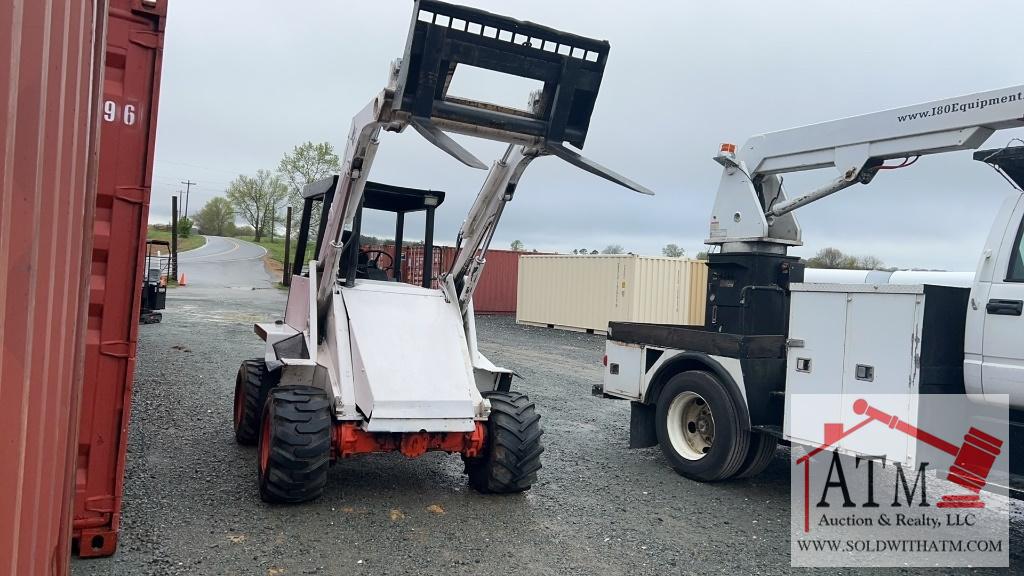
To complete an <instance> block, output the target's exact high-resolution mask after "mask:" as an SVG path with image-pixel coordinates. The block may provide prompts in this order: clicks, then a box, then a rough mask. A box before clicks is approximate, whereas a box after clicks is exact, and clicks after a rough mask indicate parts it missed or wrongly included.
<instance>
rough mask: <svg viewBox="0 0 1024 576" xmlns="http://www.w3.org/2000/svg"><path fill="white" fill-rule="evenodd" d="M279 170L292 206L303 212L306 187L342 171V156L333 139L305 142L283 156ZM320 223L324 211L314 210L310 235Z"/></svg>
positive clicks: (289, 204) (294, 209)
mask: <svg viewBox="0 0 1024 576" xmlns="http://www.w3.org/2000/svg"><path fill="white" fill-rule="evenodd" d="M277 171H278V173H279V174H280V175H281V178H282V180H284V183H285V185H287V187H288V203H287V206H291V207H292V210H293V211H295V212H297V213H301V212H302V203H303V198H302V190H303V189H304V188H305V187H306V185H307V184H311V183H313V182H316V181H317V180H322V179H324V178H326V177H328V176H330V175H332V174H337V173H338V172H341V160H340V159H339V158H338V155H337V154H335V152H334V146H332V145H331V143H330V142H320V143H319V144H314V143H313V142H304V143H302V144H299V145H298V146H296V147H295V148H293V149H292V151H291V152H290V153H288V154H285V155H284V157H283V158H281V162H280V163H279V164H278V166H277ZM319 227H320V214H319V212H317V211H316V210H314V211H313V214H312V219H311V220H310V226H309V233H310V237H311V238H313V237H315V236H316V233H317V231H318V230H319Z"/></svg>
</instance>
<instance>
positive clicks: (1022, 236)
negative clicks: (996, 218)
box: [1006, 222, 1024, 282]
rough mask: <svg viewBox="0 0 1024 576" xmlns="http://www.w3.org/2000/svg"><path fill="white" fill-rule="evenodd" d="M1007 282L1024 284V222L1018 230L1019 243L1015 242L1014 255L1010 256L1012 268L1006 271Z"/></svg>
mask: <svg viewBox="0 0 1024 576" xmlns="http://www.w3.org/2000/svg"><path fill="white" fill-rule="evenodd" d="M1006 281H1007V282H1024V222H1021V224H1020V229H1019V230H1017V241H1016V242H1014V247H1013V254H1012V255H1011V256H1010V268H1009V270H1007V271H1006Z"/></svg>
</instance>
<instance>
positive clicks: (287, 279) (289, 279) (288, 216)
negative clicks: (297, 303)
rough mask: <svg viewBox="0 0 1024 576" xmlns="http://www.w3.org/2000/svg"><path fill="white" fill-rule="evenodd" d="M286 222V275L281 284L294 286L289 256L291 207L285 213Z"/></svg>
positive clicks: (290, 248) (290, 246)
mask: <svg viewBox="0 0 1024 576" xmlns="http://www.w3.org/2000/svg"><path fill="white" fill-rule="evenodd" d="M285 214H286V216H285V220H284V274H283V275H282V276H281V284H284V285H285V286H291V285H292V271H291V267H290V266H289V262H288V256H289V254H288V253H289V252H291V250H292V207H291V206H289V207H288V210H287V211H286V212H285Z"/></svg>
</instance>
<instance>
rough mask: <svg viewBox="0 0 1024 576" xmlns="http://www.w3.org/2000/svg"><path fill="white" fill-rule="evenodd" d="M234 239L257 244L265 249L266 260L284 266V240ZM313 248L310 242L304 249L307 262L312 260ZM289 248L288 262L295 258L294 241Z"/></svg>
mask: <svg viewBox="0 0 1024 576" xmlns="http://www.w3.org/2000/svg"><path fill="white" fill-rule="evenodd" d="M235 238H238V239H239V240H246V241H248V242H252V243H253V244H259V245H260V246H263V247H264V248H266V249H267V257H268V258H270V259H271V260H272V261H274V262H277V263H278V264H280V265H282V266H283V265H284V238H281V237H277V238H274V240H273V241H271V240H270V239H269V238H266V237H263V238H261V239H260V241H259V242H256V241H255V240H254V239H253V237H252V236H235ZM315 247H316V244H315V243H313V242H310V243H309V246H307V247H306V258H305V260H306V261H307V262H308V261H309V260H310V259H312V258H313V250H314V248H315ZM290 248H291V250H292V254H289V255H288V260H291V259H292V258H294V257H295V254H294V251H295V242H294V241H293V242H292V245H291V247H290Z"/></svg>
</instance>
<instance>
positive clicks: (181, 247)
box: [146, 226, 206, 253]
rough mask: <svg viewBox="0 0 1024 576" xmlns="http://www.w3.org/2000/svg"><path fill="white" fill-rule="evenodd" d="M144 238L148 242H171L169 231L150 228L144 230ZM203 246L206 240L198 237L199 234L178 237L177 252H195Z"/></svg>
mask: <svg viewBox="0 0 1024 576" xmlns="http://www.w3.org/2000/svg"><path fill="white" fill-rule="evenodd" d="M146 238H147V239H148V240H166V241H168V242H170V241H171V231H170V230H157V229H156V228H153V227H152V226H149V227H148V228H147V229H146ZM204 244H206V238H205V237H204V236H200V235H199V234H193V235H191V236H189V237H188V238H182V237H181V236H178V252H179V253H180V252H184V251H186V250H195V249H196V248H199V247H200V246H202V245H204Z"/></svg>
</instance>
